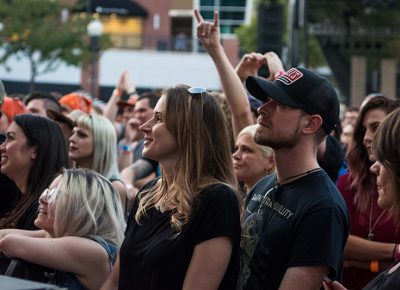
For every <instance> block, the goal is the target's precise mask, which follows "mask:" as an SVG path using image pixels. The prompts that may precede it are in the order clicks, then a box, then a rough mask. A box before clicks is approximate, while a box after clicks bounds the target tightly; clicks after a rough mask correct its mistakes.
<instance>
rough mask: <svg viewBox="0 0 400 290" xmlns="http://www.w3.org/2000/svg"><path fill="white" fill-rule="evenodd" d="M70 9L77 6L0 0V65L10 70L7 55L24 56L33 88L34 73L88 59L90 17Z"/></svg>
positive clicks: (43, 0)
mask: <svg viewBox="0 0 400 290" xmlns="http://www.w3.org/2000/svg"><path fill="white" fill-rule="evenodd" d="M71 11H78V10H77V7H76V6H71V5H69V6H67V5H64V4H61V3H60V1H54V0H29V1H26V0H0V20H1V22H2V24H3V29H2V31H0V39H1V40H2V44H3V45H2V50H1V53H0V64H2V65H5V66H6V68H7V69H11V68H10V67H8V66H7V60H8V59H9V58H10V57H11V56H13V55H16V56H17V57H26V58H27V59H28V60H29V63H30V70H31V71H30V74H31V86H30V89H31V90H33V88H34V82H35V78H36V77H37V76H38V75H41V74H45V73H49V72H52V71H54V70H56V69H57V68H58V66H59V65H60V64H61V63H63V62H64V63H66V64H67V65H74V66H78V65H80V64H82V63H85V62H87V61H89V59H90V45H89V41H88V37H87V32H86V27H87V24H88V22H89V21H90V16H88V15H86V14H79V13H75V14H71Z"/></svg>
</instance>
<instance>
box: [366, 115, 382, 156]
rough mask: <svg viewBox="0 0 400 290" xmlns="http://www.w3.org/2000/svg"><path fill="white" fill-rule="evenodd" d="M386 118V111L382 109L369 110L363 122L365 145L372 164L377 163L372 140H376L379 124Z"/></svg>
mask: <svg viewBox="0 0 400 290" xmlns="http://www.w3.org/2000/svg"><path fill="white" fill-rule="evenodd" d="M385 117H386V113H385V111H383V110H382V109H372V110H369V111H368V112H367V113H366V114H365V116H364V121H363V127H364V129H365V134H364V139H363V145H364V147H365V149H366V150H367V153H368V158H369V160H370V161H371V162H375V156H374V154H373V152H372V148H371V146H372V140H374V137H375V132H376V129H378V126H379V124H380V123H381V122H382V120H383V119H384V118H385Z"/></svg>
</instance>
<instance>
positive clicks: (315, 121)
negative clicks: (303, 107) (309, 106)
mask: <svg viewBox="0 0 400 290" xmlns="http://www.w3.org/2000/svg"><path fill="white" fill-rule="evenodd" d="M321 126H322V118H321V116H320V115H309V116H307V123H306V126H305V127H304V128H303V132H304V133H307V134H311V133H315V132H317V131H318V129H319V128H321Z"/></svg>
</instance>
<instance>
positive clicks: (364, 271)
mask: <svg viewBox="0 0 400 290" xmlns="http://www.w3.org/2000/svg"><path fill="white" fill-rule="evenodd" d="M195 16H196V19H197V21H198V26H197V36H198V38H199V40H200V41H201V43H202V45H203V46H204V48H205V49H206V51H207V52H208V54H209V56H210V57H211V59H212V60H213V62H214V64H215V67H216V69H217V71H218V74H219V77H220V82H221V86H222V91H221V92H207V90H206V89H204V88H202V87H197V86H196V87H190V86H188V85H183V84H171V87H169V88H163V89H162V90H160V91H151V92H145V93H142V94H138V93H137V92H136V87H135V84H134V82H133V80H132V79H131V78H130V76H129V73H128V72H127V71H124V72H121V75H120V77H119V80H118V83H117V84H116V86H115V89H114V90H113V92H112V95H111V96H109V98H108V96H107V99H108V101H107V103H104V102H101V101H99V100H96V99H93V98H92V97H91V96H89V95H88V94H86V93H84V92H82V91H77V92H71V93H69V94H67V95H64V96H60V94H58V93H52V92H39V91H36V92H33V93H30V94H27V95H24V94H16V95H7V94H6V90H7V88H4V87H3V85H2V84H1V82H0V103H1V118H0V134H1V140H0V143H1V145H0V154H1V159H0V171H1V172H0V251H1V257H0V268H1V271H2V273H1V274H5V273H7V274H8V275H12V276H15V277H20V278H25V279H29V280H35V281H41V282H46V283H53V284H56V285H58V286H62V287H68V289H100V288H101V289H103V290H106V289H278V288H279V289H320V288H321V287H325V289H344V288H343V287H344V286H345V287H348V288H349V289H396V287H397V288H398V287H400V274H396V273H397V272H396V271H397V268H398V266H399V264H398V263H397V261H398V260H399V259H400V245H399V243H400V233H399V231H398V228H399V216H400V191H399V189H400V182H399V179H400V167H399V166H400V165H399V164H400V163H399V162H400V159H399V158H400V152H399V149H398V148H399V143H398V138H399V137H398V136H399V130H400V124H399V121H398V120H400V109H398V108H399V107H400V101H399V100H397V99H396V98H395V96H384V95H382V94H372V95H369V96H366V98H365V102H364V103H363V104H361V105H360V106H351V107H346V106H344V105H341V106H339V100H338V97H337V95H336V92H335V90H334V89H333V87H332V85H331V84H330V82H329V81H328V80H326V79H325V78H323V77H321V76H319V75H318V74H316V73H315V72H313V71H312V70H309V69H304V68H291V69H289V70H287V71H285V69H284V67H283V64H282V62H281V60H280V59H279V57H278V56H277V55H276V54H275V53H273V52H268V53H266V54H264V55H263V54H259V53H256V52H254V53H251V54H245V55H244V56H243V57H242V59H241V61H240V62H239V64H238V65H237V66H236V68H234V67H232V65H231V64H230V62H229V60H228V58H227V56H226V54H225V52H224V50H223V47H222V45H221V38H220V33H219V20H218V19H219V17H218V13H215V14H214V22H206V21H204V20H203V18H202V17H201V15H200V14H199V12H198V11H197V10H196V11H195ZM261 66H267V67H268V69H269V77H268V78H263V77H259V76H258V70H259V69H260V67H261ZM198 84H200V85H201V80H199V82H198ZM381 123H382V124H381ZM339 282H340V283H341V284H343V285H344V286H342V285H341V284H340V283H339ZM0 288H1V287H0Z"/></svg>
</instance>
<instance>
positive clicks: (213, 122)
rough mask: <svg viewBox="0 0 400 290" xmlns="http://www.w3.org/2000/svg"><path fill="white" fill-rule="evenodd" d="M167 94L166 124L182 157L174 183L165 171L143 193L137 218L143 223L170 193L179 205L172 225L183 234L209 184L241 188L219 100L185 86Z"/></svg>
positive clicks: (173, 203) (176, 168) (176, 170)
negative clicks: (238, 186) (142, 220)
mask: <svg viewBox="0 0 400 290" xmlns="http://www.w3.org/2000/svg"><path fill="white" fill-rule="evenodd" d="M163 95H164V96H165V98H166V108H165V112H166V113H165V123H166V127H167V128H168V130H169V131H170V132H171V134H172V135H173V136H174V138H175V140H176V142H177V144H178V150H179V152H180V154H179V160H178V161H177V164H176V166H175V169H174V170H175V174H174V177H173V182H172V185H170V186H168V184H167V182H166V177H165V174H162V179H161V182H160V183H158V184H157V185H156V186H155V187H154V188H153V189H151V191H152V192H151V193H149V194H145V195H143V194H142V197H141V199H140V202H139V207H138V210H137V211H136V215H135V218H136V221H137V222H138V223H139V222H140V217H141V216H143V215H145V213H146V210H147V209H148V208H150V207H153V206H154V205H155V204H156V203H157V202H158V201H160V200H161V198H162V197H163V196H165V195H168V196H169V197H170V201H171V203H172V205H173V206H174V207H176V211H175V212H174V213H173V215H172V217H171V224H172V226H173V227H174V228H175V229H176V231H177V234H179V233H180V231H181V229H182V226H183V225H185V224H186V223H188V221H189V219H190V217H191V214H192V210H193V206H194V201H195V200H196V198H197V196H198V194H199V193H200V192H201V191H202V190H203V189H204V188H205V187H207V186H209V185H212V184H217V183H223V184H226V185H227V186H229V187H231V188H232V189H233V190H234V191H235V192H236V194H238V191H237V189H236V177H235V174H234V171H233V164H232V158H231V154H230V151H229V150H228V148H229V141H228V140H229V138H228V132H227V128H226V124H225V117H224V114H223V112H222V109H221V106H220V105H219V104H218V102H217V100H216V99H215V98H214V97H212V96H211V95H210V94H209V93H207V92H204V93H202V94H201V95H199V96H197V95H195V96H192V95H190V94H189V92H188V87H187V86H183V85H180V86H177V87H173V88H169V89H167V90H165V91H164V93H163ZM161 170H162V171H163V168H161Z"/></svg>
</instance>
